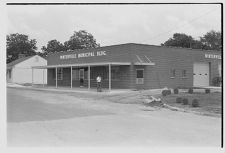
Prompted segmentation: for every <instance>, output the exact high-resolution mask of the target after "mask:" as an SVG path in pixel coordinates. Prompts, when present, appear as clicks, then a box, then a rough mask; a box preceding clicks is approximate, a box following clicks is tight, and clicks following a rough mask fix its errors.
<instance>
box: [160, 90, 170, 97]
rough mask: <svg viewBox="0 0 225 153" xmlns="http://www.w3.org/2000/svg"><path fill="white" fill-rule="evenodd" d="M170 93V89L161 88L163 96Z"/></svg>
mask: <svg viewBox="0 0 225 153" xmlns="http://www.w3.org/2000/svg"><path fill="white" fill-rule="evenodd" d="M170 94H171V90H163V91H162V95H163V96H167V95H170Z"/></svg>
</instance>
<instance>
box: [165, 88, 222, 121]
mask: <svg viewBox="0 0 225 153" xmlns="http://www.w3.org/2000/svg"><path fill="white" fill-rule="evenodd" d="M178 97H182V98H187V99H188V105H183V104H182V103H176V98H178ZM161 98H162V100H163V102H164V103H165V104H167V105H169V106H172V107H177V108H180V109H182V110H184V111H193V112H199V113H201V114H203V115H209V116H218V117H219V116H221V93H220V92H214V93H209V94H205V93H193V94H188V93H179V94H171V95H168V96H166V97H161ZM193 99H198V101H199V107H192V106H191V104H192V100H193Z"/></svg>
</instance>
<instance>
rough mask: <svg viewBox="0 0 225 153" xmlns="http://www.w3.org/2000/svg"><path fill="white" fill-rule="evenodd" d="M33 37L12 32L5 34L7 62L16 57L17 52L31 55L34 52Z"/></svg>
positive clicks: (34, 43)
mask: <svg viewBox="0 0 225 153" xmlns="http://www.w3.org/2000/svg"><path fill="white" fill-rule="evenodd" d="M36 43H37V41H36V40H35V39H29V38H28V36H27V35H24V34H19V33H14V34H10V35H7V36H6V50H7V63H10V62H12V61H14V60H16V59H18V56H19V54H24V55H25V56H31V55H35V54H36V52H35V51H36V50H37V47H36Z"/></svg>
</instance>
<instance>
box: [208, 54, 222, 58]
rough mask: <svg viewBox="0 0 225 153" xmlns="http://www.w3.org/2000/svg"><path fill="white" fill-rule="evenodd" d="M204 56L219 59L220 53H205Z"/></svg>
mask: <svg viewBox="0 0 225 153" xmlns="http://www.w3.org/2000/svg"><path fill="white" fill-rule="evenodd" d="M205 58H214V59H221V55H215V54H205Z"/></svg>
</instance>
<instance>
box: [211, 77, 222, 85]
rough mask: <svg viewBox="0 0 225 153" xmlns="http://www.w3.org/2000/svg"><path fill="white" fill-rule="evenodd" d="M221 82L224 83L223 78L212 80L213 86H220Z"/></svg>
mask: <svg viewBox="0 0 225 153" xmlns="http://www.w3.org/2000/svg"><path fill="white" fill-rule="evenodd" d="M221 82H222V79H221V77H214V78H213V79H212V84H213V86H220V84H221Z"/></svg>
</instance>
